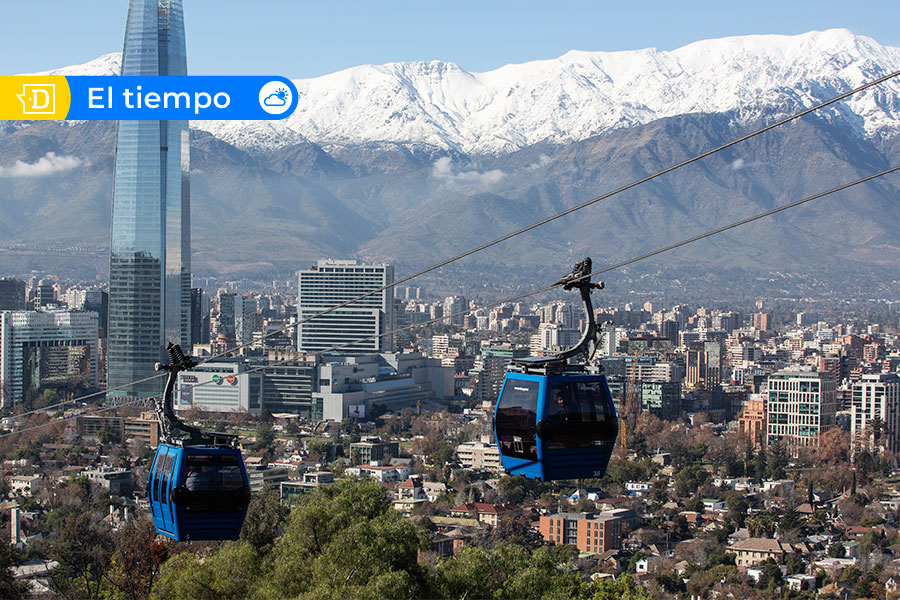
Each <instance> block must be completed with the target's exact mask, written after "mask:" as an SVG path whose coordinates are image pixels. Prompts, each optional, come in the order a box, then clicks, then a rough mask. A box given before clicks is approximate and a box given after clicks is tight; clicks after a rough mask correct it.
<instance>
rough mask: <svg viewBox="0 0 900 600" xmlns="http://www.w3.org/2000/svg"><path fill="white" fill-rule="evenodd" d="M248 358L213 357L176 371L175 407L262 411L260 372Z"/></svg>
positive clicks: (258, 412) (184, 408) (214, 410)
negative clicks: (211, 359)
mask: <svg viewBox="0 0 900 600" xmlns="http://www.w3.org/2000/svg"><path fill="white" fill-rule="evenodd" d="M252 368H253V366H252V364H251V363H250V362H249V361H235V360H213V361H210V362H207V363H204V364H202V365H199V366H197V367H194V368H193V369H191V370H190V371H182V372H180V373H179V374H178V383H177V385H176V387H175V394H174V399H173V404H174V407H175V410H188V409H191V408H197V409H200V410H205V411H210V412H226V413H227V412H246V413H249V414H251V415H254V416H259V415H260V414H261V413H262V374H261V373H259V372H247V371H250V370H251V369H252Z"/></svg>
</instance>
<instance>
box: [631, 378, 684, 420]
mask: <svg viewBox="0 0 900 600" xmlns="http://www.w3.org/2000/svg"><path fill="white" fill-rule="evenodd" d="M636 385H638V386H640V392H639V393H640V398H641V410H642V411H643V412H649V413H650V414H652V415H654V416H657V417H659V418H660V419H665V420H669V421H671V420H673V419H676V418H677V417H678V415H679V414H680V413H681V384H680V383H678V382H677V381H638V382H636Z"/></svg>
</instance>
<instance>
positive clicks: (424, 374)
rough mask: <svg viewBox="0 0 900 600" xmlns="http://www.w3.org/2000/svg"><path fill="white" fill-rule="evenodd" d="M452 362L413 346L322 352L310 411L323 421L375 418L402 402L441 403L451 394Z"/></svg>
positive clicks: (409, 403)
mask: <svg viewBox="0 0 900 600" xmlns="http://www.w3.org/2000/svg"><path fill="white" fill-rule="evenodd" d="M453 375H454V373H453V368H451V367H444V366H442V365H441V361H440V359H436V358H426V357H424V356H422V355H421V354H419V353H417V352H410V353H405V354H388V353H385V354H368V355H362V356H329V355H326V356H323V357H322V364H321V365H320V367H319V380H318V390H317V391H316V392H314V393H313V395H312V396H313V408H312V411H313V415H321V416H319V417H318V418H321V419H325V420H327V421H340V420H342V419H347V418H353V417H356V416H357V415H358V416H359V418H373V417H374V416H376V415H379V414H382V413H384V412H394V411H400V410H401V409H402V408H404V407H407V406H409V407H415V406H445V401H446V400H447V399H448V398H452V397H453V390H454V388H453V386H454V380H453Z"/></svg>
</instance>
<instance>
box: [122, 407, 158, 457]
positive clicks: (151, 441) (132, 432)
mask: <svg viewBox="0 0 900 600" xmlns="http://www.w3.org/2000/svg"><path fill="white" fill-rule="evenodd" d="M122 435H123V436H124V437H125V439H126V440H128V439H137V440H141V441H142V442H145V443H146V444H148V445H149V446H150V447H151V448H156V446H157V445H158V444H159V420H158V419H157V418H156V414H155V413H152V412H145V413H141V416H140V417H132V418H128V419H125V422H124V424H123V427H122Z"/></svg>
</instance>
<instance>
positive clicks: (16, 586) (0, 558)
mask: <svg viewBox="0 0 900 600" xmlns="http://www.w3.org/2000/svg"><path fill="white" fill-rule="evenodd" d="M13 565H14V554H13V549H12V548H11V547H10V546H9V545H8V544H0V598H7V599H9V600H19V599H20V598H21V599H24V598H29V597H30V596H31V595H30V594H29V592H28V586H27V585H26V584H25V583H24V582H22V581H20V580H18V579H16V578H15V577H13V571H12V567H13Z"/></svg>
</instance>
